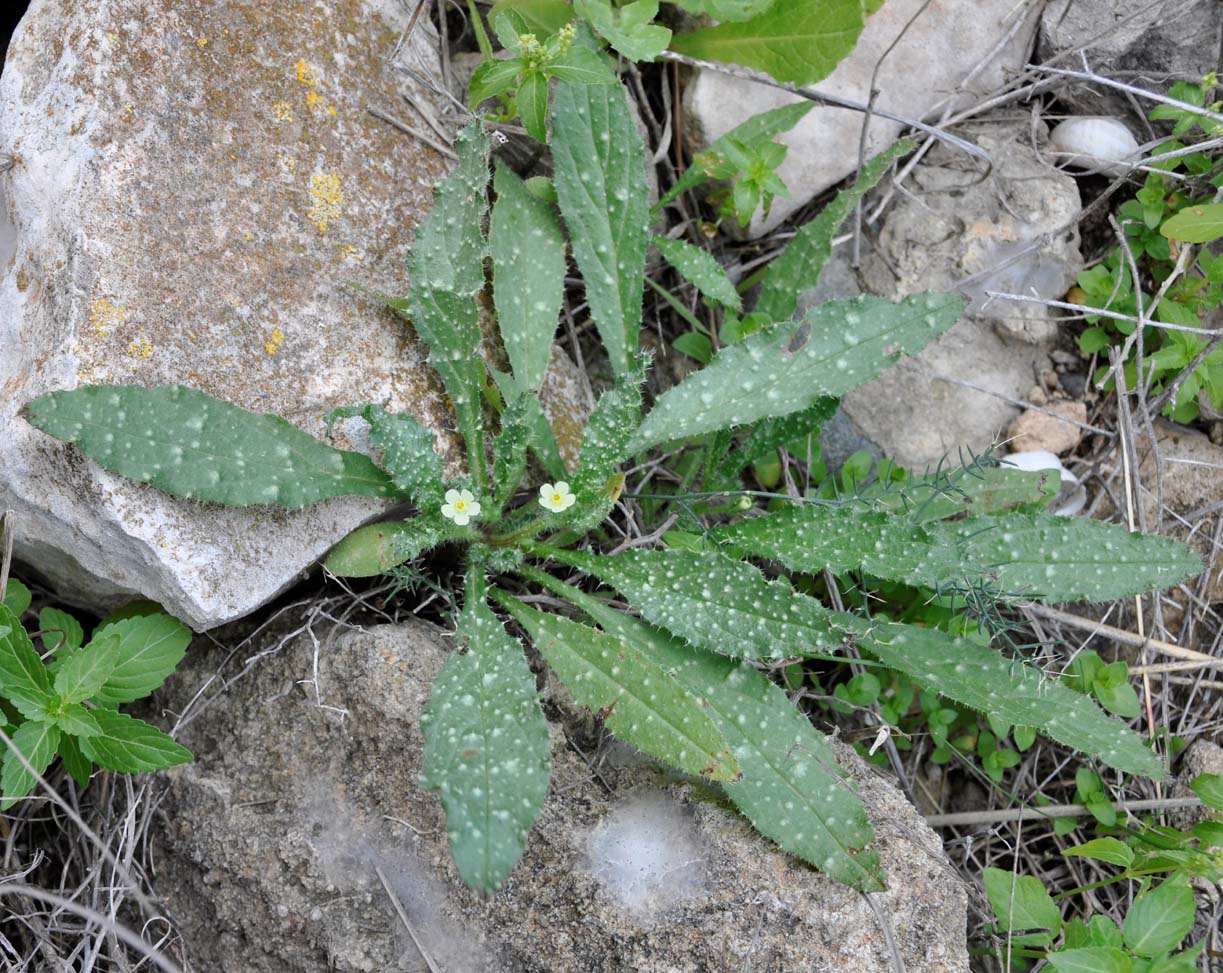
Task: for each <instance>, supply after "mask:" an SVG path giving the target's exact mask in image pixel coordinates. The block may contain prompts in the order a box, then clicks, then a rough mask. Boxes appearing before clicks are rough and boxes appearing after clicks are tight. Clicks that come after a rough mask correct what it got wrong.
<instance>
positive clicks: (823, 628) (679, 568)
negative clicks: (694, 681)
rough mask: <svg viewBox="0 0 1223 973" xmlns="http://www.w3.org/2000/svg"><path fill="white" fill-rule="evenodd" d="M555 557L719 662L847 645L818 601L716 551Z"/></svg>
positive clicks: (780, 656) (781, 656)
mask: <svg viewBox="0 0 1223 973" xmlns="http://www.w3.org/2000/svg"><path fill="white" fill-rule="evenodd" d="M553 556H554V557H555V559H556V560H559V561H562V562H563V563H565V564H571V565H573V566H574V567H579V568H581V569H582V570H583V571H587V572H589V573H591V574H593V575H594V576H595V577H597V578H598V579H599V580H601V581H603V582H604V583H606V584H609V585H611V586H612V587H613V588H616V589H617V590H618V591H619V592H620V593H621V594H623V595H624V596H625V598H627V599H628V600H629V603H630V604H631V605H632V606H633V607H634V608H636V609H637V610H638V611H639V612H641V615H642V617H643V618H645V619H646V620H647V621H649V622H651V623H652V624H654V625H657V626H659V627H660V628H664V629H666V630H667V631H668V632H670V633H672V634H673V635H677V636H679V637H680V638H682V639H685V640H687V641H688V642H690V643H691V644H692V645H696V646H699V647H701V648H704V649H708V650H709V651H711V652H717V653H719V654H720V655H726V656H730V657H732V658H744V659H753V660H762V661H776V660H778V659H785V658H788V657H791V656H803V655H809V654H812V653H827V652H834V651H836V650H838V649H840V647H841V644H842V638H841V632H840V630H839V629H837V628H835V627H834V626H833V625H832V624H831V622H830V621H829V613H828V611H827V610H826V609H825V608H824V607H823V606H822V605H821V604H820V603H819V602H818V601H816V600H815V599H814V598H809V597H807V596H806V595H803V594H800V593H799V592H797V591H795V590H794V589H793V588H792V587H791V586H790V584H789V582H788V581H786V580H785V579H779V580H777V581H768V580H766V579H765V577H764V575H763V574H761V573H760V571H759V570H758V569H757V568H755V567H753V566H752V565H750V564H747V563H745V562H743V561H738V560H735V559H734V558H730V557H727V556H725V555H723V554H719V553H717V552H715V551H684V550H677V549H672V550H661V551H646V550H635V551H628V552H626V553H624V554H618V555H616V556H615V557H597V556H593V555H588V554H577V553H573V552H565V553H564V554H563V555H562V554H554V555H553Z"/></svg>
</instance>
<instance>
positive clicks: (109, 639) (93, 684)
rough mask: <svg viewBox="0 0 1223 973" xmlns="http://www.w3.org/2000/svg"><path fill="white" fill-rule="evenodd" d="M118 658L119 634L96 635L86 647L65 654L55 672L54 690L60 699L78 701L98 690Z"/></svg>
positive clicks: (108, 676)
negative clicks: (65, 656)
mask: <svg viewBox="0 0 1223 973" xmlns="http://www.w3.org/2000/svg"><path fill="white" fill-rule="evenodd" d="M118 662H119V636H118V635H117V634H115V633H114V632H110V633H107V634H105V635H103V636H101V637H100V638H95V639H93V640H92V641H91V642H90V643H89V648H87V649H81V650H80V651H77V652H74V653H72V655H70V656H68V657H67V658H66V659H65V661H64V664H63V665H62V666H60V667H59V669H58V671H57V672H56V673H55V692H56V693H57V694H58V695H59V698H60V700H61V701H62V702H66V703H80V702H83V701H84V700H86V699H89V698H91V697H92V696H93V695H94V694H95V693H97V692H98V691H99V690H100V689H101V688H102V687H103V686H104V685H105V684H106V681H107V680H108V679H109V678H110V677H111V673H113V672H114V671H115V666H116V665H118Z"/></svg>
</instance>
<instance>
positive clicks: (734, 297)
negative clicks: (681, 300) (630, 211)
mask: <svg viewBox="0 0 1223 973" xmlns="http://www.w3.org/2000/svg"><path fill="white" fill-rule="evenodd" d="M654 246H655V247H656V248H657V249H658V252H659V253H661V254H662V255H663V258H664V259H665V260H666V261H667V263H669V264H670V265H671V266H672V267H674V268H675V269H676V270H677V271H679V273H680V275H681V276H682V277H683V278H684V280H686V281H688V283H690V284H691V285H692V286H693V287H695V288H696V289H697V290H698V291H700V292H701V293H702V294H703V295H704V296H705V299H706V300H707V301H709V302H710V303H712V304H720V305H722V306H723V307H729V308H732V309H733V310H735V311H738V310H740V309H741V308H742V306H743V302H742V301H741V300H740V299H739V292H738V291H737V290H735V285H734V284H732V283H731V282H730V278H729V277H727V276H726V271H725V270H723V269H722V265H721V264H720V263H718V261H717V260H716V259H715V258H714V256H713V254H711V253H709V251H707V250H702V249H701V248H700V247H695V246H693V245H692V244H691V243H689V242H688V241H687V240H678V239H671V238H670V237H665V236H656V237H654Z"/></svg>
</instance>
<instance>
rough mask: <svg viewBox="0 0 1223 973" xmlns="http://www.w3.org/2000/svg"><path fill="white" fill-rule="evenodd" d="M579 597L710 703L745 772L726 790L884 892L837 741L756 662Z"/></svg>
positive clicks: (819, 857) (782, 833)
mask: <svg viewBox="0 0 1223 973" xmlns="http://www.w3.org/2000/svg"><path fill="white" fill-rule="evenodd" d="M570 596H572V597H573V599H574V601H575V602H576V604H578V605H579V606H580V607H581V608H582V609H583V610H584V611H586V612H587V613H588V614H589V615H590V616H591V617H592V618H593V619H594V620H595V621H596V622H597V623H598V624H599V625H600V626H601V627H602V628H603V629H604V631H606V632H608V633H611V634H614V635H615V636H617V637H618V638H620V639H622V640H624V641H625V642H627V643H629V644H631V645H632V646H634V647H635V648H636V649H638V650H639V651H641V652H642V653H643V654H644V655H646V656H647V657H648V658H650V659H651V660H652V661H653V662H654V664H656V665H657V666H659V667H660V668H662V669H663V670H665V671H667V672H670V673H673V674H674V675H675V678H676V679H677V680H679V682H680V683H682V684H683V685H684V686H686V687H687V688H688V689H689V691H690V692H692V693H694V694H695V695H697V696H698V697H700V698H701V700H703V701H704V703H705V707H706V710H707V712H708V713H709V714H710V716H711V717H712V718H713V721H714V722H715V723H716V724H717V726H718V729H719V730H721V732H722V734H723V736H724V737H725V738H726V740H727V742H728V743H729V744H730V746H731V750H732V751H733V752H734V754H735V756H736V757H738V759H739V766H740V767H741V768H742V770H743V777H742V779H740V780H738V781H732V782H728V783H725V784H723V785H722V786H723V788H724V789H725V791H726V793H727V795H728V796H729V797H730V799H731V800H732V801H734V802H735V805H736V806H737V807H738V808H739V810H740V811H742V812H743V813H744V814H745V815H746V816H747V818H748V820H750V821H751V822H752V824H753V825H755V827H756V829H757V830H758V831H759V832H760V833H761V834H763V835H765V836H766V837H768V838H771V839H772V840H773V841H775V842H777V844H778V845H780V846H781V847H782V848H784V849H785V850H786V851H788V852H790V854H792V855H797V856H798V857H799V858H802V859H803V860H804V861H807V862H809V863H810V864H812V865H814V866H816V867H817V868H819V869H820V870H821V871H822V872H824V874H826V875H828V876H829V877H831V878H834V879H836V880H837V881H840V882H844V883H845V884H847V885H851V886H853V887H854V888H859V889H862V890H864V891H875V890H879V889H882V888H883V872H882V869H881V868H880V864H879V856H878V854H877V852H876V851H875V850H874V849H873V848H871V847H870V846H871V841H872V838H873V834H872V830H871V825H870V822H869V821H868V820H867V817H866V812H865V811H864V810H863V807H862V802H861V800H860V799H859V798H858V796H857V795H856V794H854V792H853V791H852V790H851V789H850V788H849V787H848V786H847V785H846V784H845V783H844V781H843V780H842V779H841V773H840V770H839V769H838V768H837V765H836V761H835V759H834V758H833V754H832V750H831V747H829V745H828V740H827V738H826V737H824V735H823V734H821V733H819V732H818V731H817V730H816V729H815V728H814V727H813V726H812V725H811V722H810V721H809V720H808V719H807V718H806V717H805V716H804V715H803V714H802V712H801V711H800V710H798V709H797V708H795V707H794V706H793V705H791V703H790V700H789V699H788V698H787V697H786V694H785V693H784V692H782V691H781V690H780V689H779V688H778V687H777V686H775V685H773V684H772V683H771V682H769V680H768V679H767V678H765V676H764V675H763V674H762V673H760V672H758V671H757V670H756V669H753V668H752V667H751V666H750V665H747V664H746V663H740V662H736V661H734V660H733V659H728V658H725V657H724V656H718V655H714V654H713V653H710V652H706V651H704V650H703V649H696V648H693V647H692V646H687V645H684V644H682V643H680V642H679V641H678V640H676V639H673V638H671V637H669V636H668V635H666V633H664V632H662V631H660V630H658V629H656V628H652V627H650V626H649V625H646V624H645V623H644V622H642V621H640V620H639V619H636V618H632V617H630V616H627V615H625V614H623V613H622V612H618V611H615V610H614V609H611V608H609V607H608V606H606V605H604V604H603V603H602V602H600V601H598V600H597V599H595V598H592V597H590V596H589V595H585V594H583V593H581V592H579V591H577V590H576V589H570V591H569V593H568V594H567V595H566V597H570Z"/></svg>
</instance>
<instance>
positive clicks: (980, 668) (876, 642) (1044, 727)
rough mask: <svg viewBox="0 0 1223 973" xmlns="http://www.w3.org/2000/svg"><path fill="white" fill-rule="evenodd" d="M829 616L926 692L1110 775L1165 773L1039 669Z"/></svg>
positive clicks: (1138, 743) (930, 636)
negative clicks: (1029, 732)
mask: <svg viewBox="0 0 1223 973" xmlns="http://www.w3.org/2000/svg"><path fill="white" fill-rule="evenodd" d="M836 618H837V620H838V621H843V622H844V623H845V624H846V626H847V627H848V628H851V629H854V630H856V634H857V645H858V647H859V648H860V649H863V650H864V651H866V652H868V653H870V654H871V655H873V656H874V657H875V658H877V659H878V660H879V661H880V662H882V663H883V664H884V665H886V666H888V667H889V668H891V669H896V670H898V671H900V672H903V673H905V674H906V675H908V676H911V677H912V678H913V679H915V680H916V681H917V682H918V683H920V684H921V685H922V686H923V687H925V688H926V689H929V690H932V691H934V692H937V693H939V694H940V695H942V696H946V697H947V698H948V699H950V700H953V701H954V702H957V703H961V704H963V705H965V706H969V707H972V708H973V709H975V710H978V711H980V712H983V713H989V714H990V715H991V716H993V717H994V718H996V719H999V720H1003V721H1005V722H1007V723H1011V724H1015V725H1019V726H1030V727H1035V728H1036V729H1038V730H1039V731H1040V732H1041V733H1043V734H1044V735H1045V736H1048V737H1051V738H1053V739H1054V740H1056V741H1058V742H1059V743H1061V744H1064V745H1065V746H1067V747H1070V748H1072V749H1074V750H1080V751H1082V752H1084V753H1088V754H1091V755H1093V756H1095V757H1098V758H1099V759H1100V760H1102V761H1104V762H1105V763H1106V764H1108V765H1109V766H1110V767H1116V768H1117V769H1118V770H1124V771H1126V772H1127V773H1132V774H1142V775H1144V776H1146V777H1152V778H1156V779H1161V778H1163V777H1164V776H1166V774H1165V771H1164V767H1163V763H1162V761H1161V760H1160V759H1159V757H1158V756H1157V755H1156V754H1154V753H1152V752H1151V750H1150V749H1148V748H1147V746H1146V744H1145V743H1144V742H1143V740H1142V738H1141V737H1139V736H1138V735H1137V734H1135V733H1134V732H1132V731H1131V730H1130V729H1129V728H1128V727H1126V726H1125V724H1124V723H1120V722H1118V721H1117V720H1113V719H1110V718H1109V717H1107V716H1106V715H1105V714H1104V713H1103V712H1101V711H1100V709H1099V707H1097V706H1096V705H1095V704H1094V703H1093V702H1092V701H1091V700H1090V699H1089V698H1088V697H1086V696H1083V695H1081V694H1080V693H1076V692H1075V691H1074V690H1073V689H1068V688H1067V687H1066V686H1064V685H1063V684H1062V683H1060V682H1059V681H1057V680H1056V679H1052V678H1050V677H1048V676H1046V675H1045V674H1044V673H1043V672H1041V671H1040V670H1039V669H1035V668H1033V667H1032V666H1029V665H1028V664H1026V663H1024V662H1021V661H1020V660H1018V659H1008V658H1006V657H1005V656H1003V655H1001V654H1000V653H999V652H997V651H996V650H995V649H992V648H989V647H987V646H983V645H980V644H979V643H977V642H973V641H970V640H968V639H963V638H957V637H954V636H951V635H948V634H947V633H946V632H943V631H940V630H939V629H934V628H918V627H916V626H913V625H902V624H896V623H866V622H863V621H862V620H860V619H853V618H852V616H843V615H837V616H836Z"/></svg>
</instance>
